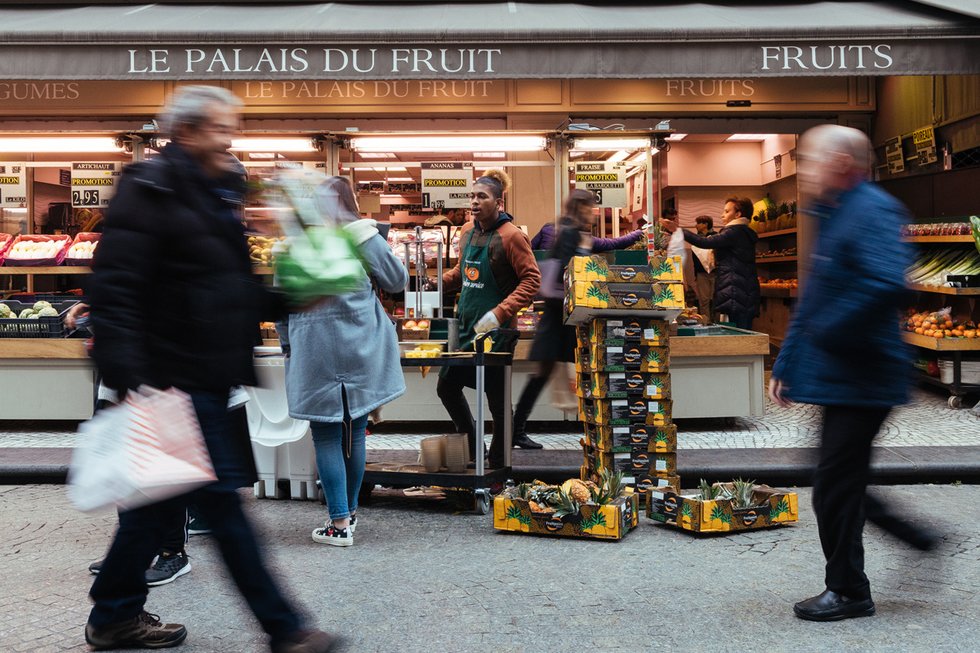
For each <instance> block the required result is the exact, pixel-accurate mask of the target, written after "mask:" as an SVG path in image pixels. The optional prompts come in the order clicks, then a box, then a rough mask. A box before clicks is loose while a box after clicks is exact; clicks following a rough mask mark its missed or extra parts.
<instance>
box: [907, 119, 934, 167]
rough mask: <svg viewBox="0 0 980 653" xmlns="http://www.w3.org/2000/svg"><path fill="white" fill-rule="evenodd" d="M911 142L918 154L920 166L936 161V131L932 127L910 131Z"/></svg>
mask: <svg viewBox="0 0 980 653" xmlns="http://www.w3.org/2000/svg"><path fill="white" fill-rule="evenodd" d="M912 143H913V145H915V152H916V154H917V155H918V156H919V160H918V163H919V165H920V166H924V165H928V164H930V163H935V162H936V131H935V130H934V129H933V128H932V127H923V128H922V129H917V130H915V131H914V132H912Z"/></svg>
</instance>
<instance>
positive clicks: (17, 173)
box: [0, 163, 27, 209]
mask: <svg viewBox="0 0 980 653" xmlns="http://www.w3.org/2000/svg"><path fill="white" fill-rule="evenodd" d="M26 170H27V168H26V166H25V165H24V164H23V163H0V209H22V208H24V207H25V206H27V175H26V174H25V172H26Z"/></svg>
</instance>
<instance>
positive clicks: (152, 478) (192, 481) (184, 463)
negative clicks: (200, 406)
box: [68, 387, 217, 511]
mask: <svg viewBox="0 0 980 653" xmlns="http://www.w3.org/2000/svg"><path fill="white" fill-rule="evenodd" d="M215 480H217V477H216V476H215V474H214V468H213V467H212V465H211V459H210V457H209V456H208V450H207V445H206V444H205V443H204V436H203V435H202V434H201V425H200V424H198V421H197V416H196V414H195V412H194V406H193V404H192V403H191V398H190V396H189V395H187V394H186V393H184V392H181V391H180V390H177V389H176V388H170V389H168V390H156V389H153V388H145V387H144V388H140V390H139V391H138V392H130V393H129V394H128V395H127V396H126V399H125V401H123V403H121V404H118V405H115V406H110V407H109V408H106V409H104V410H101V411H99V412H98V413H96V414H95V416H94V417H93V418H92V419H90V420H89V421H87V422H84V423H82V424H81V425H80V426H79V428H78V445H77V446H76V448H75V451H74V454H73V455H72V460H71V466H70V467H69V469H68V498H69V499H70V500H71V502H72V503H73V504H74V505H75V507H76V508H78V509H79V510H84V511H93V510H99V509H101V508H109V507H117V508H120V509H122V510H129V509H131V508H137V507H139V506H144V505H147V504H150V503H155V502H157V501H162V500H163V499H168V498H170V497H174V496H178V495H181V494H185V493H187V492H190V491H191V490H193V489H195V488H198V487H200V486H202V485H206V484H208V483H211V482H213V481H215Z"/></svg>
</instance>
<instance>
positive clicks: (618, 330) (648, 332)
mask: <svg viewBox="0 0 980 653" xmlns="http://www.w3.org/2000/svg"><path fill="white" fill-rule="evenodd" d="M575 333H576V336H577V338H578V344H579V346H580V347H588V346H589V345H602V344H606V345H625V344H626V343H630V344H637V345H648V346H651V347H665V346H667V340H668V338H669V337H670V327H669V325H668V324H667V322H665V321H664V320H659V319H656V318H650V317H646V318H644V317H621V318H601V317H600V318H596V319H594V320H592V321H590V322H588V323H587V324H584V325H579V326H578V327H576V330H575Z"/></svg>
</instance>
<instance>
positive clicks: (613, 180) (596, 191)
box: [575, 161, 627, 208]
mask: <svg viewBox="0 0 980 653" xmlns="http://www.w3.org/2000/svg"><path fill="white" fill-rule="evenodd" d="M575 188H582V189H585V190H590V191H592V194H593V195H595V199H596V204H598V205H599V206H602V207H610V208H623V207H625V206H626V202H627V198H626V165H625V164H624V163H622V162H615V163H610V162H609V161H583V162H581V163H576V164H575Z"/></svg>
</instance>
